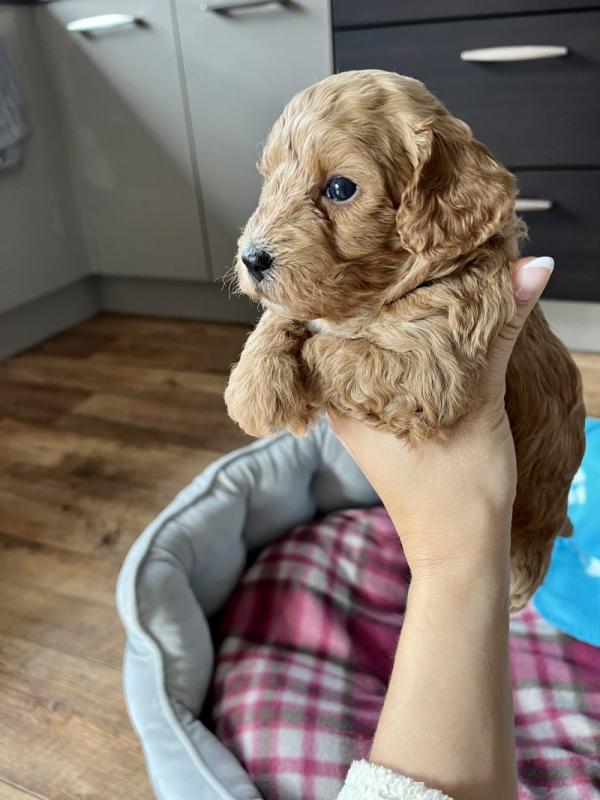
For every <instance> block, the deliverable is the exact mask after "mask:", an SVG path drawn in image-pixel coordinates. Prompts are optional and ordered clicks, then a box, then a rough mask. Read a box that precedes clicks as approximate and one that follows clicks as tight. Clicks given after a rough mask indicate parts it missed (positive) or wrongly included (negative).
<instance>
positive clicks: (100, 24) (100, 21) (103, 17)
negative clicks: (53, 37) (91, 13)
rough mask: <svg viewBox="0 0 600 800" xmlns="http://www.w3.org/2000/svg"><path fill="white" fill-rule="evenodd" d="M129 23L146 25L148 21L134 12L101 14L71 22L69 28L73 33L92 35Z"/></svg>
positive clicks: (123, 26)
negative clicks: (136, 15)
mask: <svg viewBox="0 0 600 800" xmlns="http://www.w3.org/2000/svg"><path fill="white" fill-rule="evenodd" d="M129 25H138V26H140V27H144V26H145V25H146V23H145V22H144V20H142V19H140V18H139V17H134V16H133V15H132V14H100V16H98V17H84V18H83V19H76V20H73V22H69V24H68V25H67V30H68V31H70V32H71V33H82V34H83V35H84V36H90V35H91V34H93V33H96V32H98V31H114V30H117V28H126V27H128V26H129Z"/></svg>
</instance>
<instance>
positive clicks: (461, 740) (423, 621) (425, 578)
mask: <svg viewBox="0 0 600 800" xmlns="http://www.w3.org/2000/svg"><path fill="white" fill-rule="evenodd" d="M494 524H497V523H494ZM499 535H504V536H506V532H505V531H500V532H499ZM509 574H510V573H509V562H508V558H507V557H506V558H504V557H496V558H489V559H487V560H484V559H479V558H478V559H476V560H474V559H471V558H469V559H466V558H465V560H464V561H462V562H461V561H460V560H455V561H453V562H452V563H451V564H448V568H447V569H444V568H438V569H437V570H436V571H435V572H433V571H429V572H428V573H427V574H423V575H416V576H414V577H413V582H412V584H411V588H410V591H409V598H408V608H407V613H406V618H405V621H404V625H403V628H402V634H401V637H400V642H399V645H398V650H397V653H396V659H395V664H394V668H393V671H392V676H391V679H390V684H389V688H388V693H387V696H386V699H385V703H384V707H383V711H382V714H381V717H380V721H379V725H378V728H377V732H376V734H375V739H374V742H373V747H372V750H371V756H370V759H371V760H372V761H373V762H375V763H378V764H382V765H384V766H387V767H389V768H391V769H393V770H395V771H396V772H399V773H402V774H404V775H410V776H411V777H412V778H415V779H417V780H421V781H423V782H424V783H426V784H427V785H428V786H431V787H432V788H438V789H441V790H443V791H445V792H446V793H447V794H449V795H450V796H452V797H453V798H456V800H483V799H484V798H485V800H513V798H516V797H517V788H516V785H517V784H516V774H515V772H516V770H515V756H514V727H513V714H512V692H511V683H510V668H509V658H508V598H509Z"/></svg>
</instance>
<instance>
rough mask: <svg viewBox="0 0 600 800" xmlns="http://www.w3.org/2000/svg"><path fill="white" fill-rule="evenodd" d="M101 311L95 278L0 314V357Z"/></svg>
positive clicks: (4, 356) (76, 283)
mask: <svg viewBox="0 0 600 800" xmlns="http://www.w3.org/2000/svg"><path fill="white" fill-rule="evenodd" d="M99 310H100V298H99V295H98V288H97V286H96V281H95V280H94V278H92V277H89V278H84V279H83V280H80V281H76V282H75V283H70V284H68V286H64V287H63V288H61V289H57V290H56V291H54V292H50V293H49V294H46V295H44V296H43V297H39V298H37V299H36V300H32V301H31V302H30V303H25V304H24V305H22V306H18V307H17V308H14V309H12V310H11V311H6V312H4V313H3V314H0V359H3V358H7V357H8V356H11V355H14V353H18V352H19V351H20V350H25V349H26V348H27V347H32V346H33V345H34V344H37V343H38V342H41V341H43V340H44V339H47V338H48V337H50V336H54V334H55V333H58V332H59V331H62V330H64V329H65V328H69V327H70V326H71V325H75V324H76V323H77V322H81V320H83V319H87V318H88V317H91V316H92V315H93V314H96V313H97V312H98V311H99Z"/></svg>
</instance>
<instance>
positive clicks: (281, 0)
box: [200, 0, 291, 14]
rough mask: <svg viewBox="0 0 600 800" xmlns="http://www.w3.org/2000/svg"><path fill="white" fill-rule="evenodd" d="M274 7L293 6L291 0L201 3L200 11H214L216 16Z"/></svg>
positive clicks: (243, 0)
mask: <svg viewBox="0 0 600 800" xmlns="http://www.w3.org/2000/svg"><path fill="white" fill-rule="evenodd" d="M273 5H279V6H287V5H291V2H290V0H242V2H240V3H235V2H233V3H229V2H226V3H218V2H217V3H201V5H200V9H201V10H202V11H212V12H213V13H214V14H229V13H230V12H231V11H238V10H241V9H246V8H260V7H261V6H273Z"/></svg>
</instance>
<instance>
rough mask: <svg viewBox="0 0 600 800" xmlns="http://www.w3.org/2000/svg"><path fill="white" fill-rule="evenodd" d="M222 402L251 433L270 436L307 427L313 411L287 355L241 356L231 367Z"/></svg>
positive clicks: (299, 433) (296, 432) (295, 366)
mask: <svg viewBox="0 0 600 800" xmlns="http://www.w3.org/2000/svg"><path fill="white" fill-rule="evenodd" d="M225 404H226V406H227V412H228V413H229V416H230V417H231V418H232V419H233V420H234V422H236V423H237V424H238V425H239V426H240V428H242V430H244V431H245V432H246V433H247V434H249V435H250V436H256V437H262V436H273V435H274V434H275V433H278V432H279V431H281V430H283V429H285V428H287V429H288V430H289V431H290V432H291V433H292V434H293V435H294V436H304V435H306V434H307V433H308V431H309V430H310V427H311V425H312V422H313V417H314V410H313V409H312V408H311V407H310V405H309V403H308V400H307V398H306V396H305V391H304V386H303V385H302V381H301V378H300V371H299V368H298V363H297V361H296V359H295V358H293V357H292V356H290V355H273V356H265V357H263V359H262V361H261V362H260V364H247V363H246V362H244V360H243V359H242V360H241V361H240V362H239V363H238V364H237V365H236V366H235V367H234V368H233V370H232V372H231V376H230V378H229V383H228V385H227V389H226V390H225Z"/></svg>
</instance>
